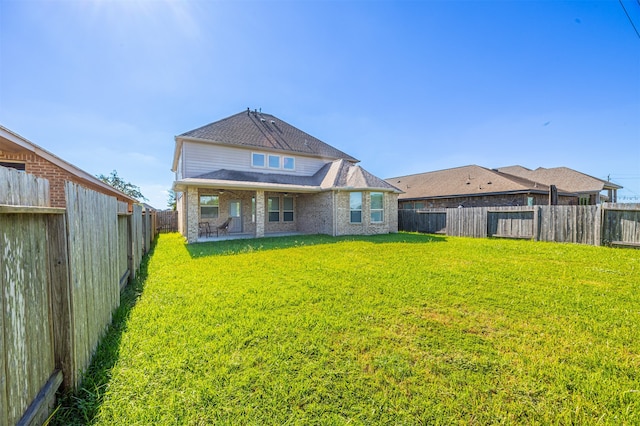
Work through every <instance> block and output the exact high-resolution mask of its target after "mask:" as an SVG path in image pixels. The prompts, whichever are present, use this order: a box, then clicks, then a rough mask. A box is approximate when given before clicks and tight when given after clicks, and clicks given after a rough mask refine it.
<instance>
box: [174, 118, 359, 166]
mask: <svg viewBox="0 0 640 426" xmlns="http://www.w3.org/2000/svg"><path fill="white" fill-rule="evenodd" d="M181 139H195V140H198V141H204V142H210V143H217V144H225V145H235V146H241V147H248V148H258V149H265V150H275V151H284V152H291V153H298V154H305V155H311V156H319V157H324V158H330V159H345V160H348V161H351V162H358V160H357V159H355V158H354V157H352V156H350V155H348V154H346V153H344V152H342V151H340V150H339V149H336V148H334V147H332V146H331V145H329V144H327V143H325V142H322V141H321V140H319V139H317V138H315V137H313V136H311V135H309V134H308V133H305V132H303V131H302V130H300V129H298V128H296V127H294V126H292V125H290V124H288V123H287V122H285V121H282V120H280V119H279V118H277V117H275V116H273V115H271V114H265V113H262V112H257V111H250V110H249V109H247V111H243V112H240V113H238V114H235V115H232V116H230V117H227V118H223V119H222V120H219V121H216V122H213V123H210V124H207V125H205V126H202V127H199V128H197V129H194V130H191V131H188V132H186V133H183V134H181V135H179V136H176V141H177V142H179V141H180V140H181ZM176 149H178V147H177V146H176Z"/></svg>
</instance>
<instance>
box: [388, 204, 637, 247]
mask: <svg viewBox="0 0 640 426" xmlns="http://www.w3.org/2000/svg"><path fill="white" fill-rule="evenodd" d="M398 228H399V230H401V231H409V232H424V233H429V234H444V235H450V236H461V237H476V238H486V237H496V238H522V239H531V240H536V241H554V242H561V243H578V244H589V245H596V246H599V245H609V246H620V247H640V204H613V203H605V204H600V205H596V206H530V207H529V206H518V207H468V208H450V209H424V210H398Z"/></svg>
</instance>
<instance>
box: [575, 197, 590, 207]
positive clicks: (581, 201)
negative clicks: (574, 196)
mask: <svg viewBox="0 0 640 426" xmlns="http://www.w3.org/2000/svg"><path fill="white" fill-rule="evenodd" d="M589 201H590V198H589V196H588V195H580V197H579V198H578V202H579V204H580V205H581V206H588V205H589Z"/></svg>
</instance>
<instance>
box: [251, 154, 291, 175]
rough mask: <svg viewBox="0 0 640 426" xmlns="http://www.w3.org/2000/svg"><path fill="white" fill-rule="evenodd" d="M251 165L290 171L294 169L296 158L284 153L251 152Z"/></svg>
mask: <svg viewBox="0 0 640 426" xmlns="http://www.w3.org/2000/svg"><path fill="white" fill-rule="evenodd" d="M251 167H256V168H261V169H266V168H268V169H275V170H288V171H292V170H295V169H296V159H295V157H291V156H285V155H282V156H281V155H277V154H267V153H263V152H252V153H251Z"/></svg>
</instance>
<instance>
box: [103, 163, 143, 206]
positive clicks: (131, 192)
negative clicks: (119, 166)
mask: <svg viewBox="0 0 640 426" xmlns="http://www.w3.org/2000/svg"><path fill="white" fill-rule="evenodd" d="M96 177H97V178H98V179H100V180H101V181H103V182H104V183H106V184H107V185H111V186H113V187H114V188H115V189H117V190H118V191H120V192H123V193H125V194H127V195H128V196H129V197H131V198H135V199H136V200H138V201H147V199H146V198H145V196H144V195H142V192H140V187H139V186H136V185H134V184H132V183H130V182H125V181H124V179H122V178H121V177H120V176H118V172H117V171H115V170H114V171H112V172H111V174H110V175H109V176H105V175H98V176H96Z"/></svg>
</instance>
